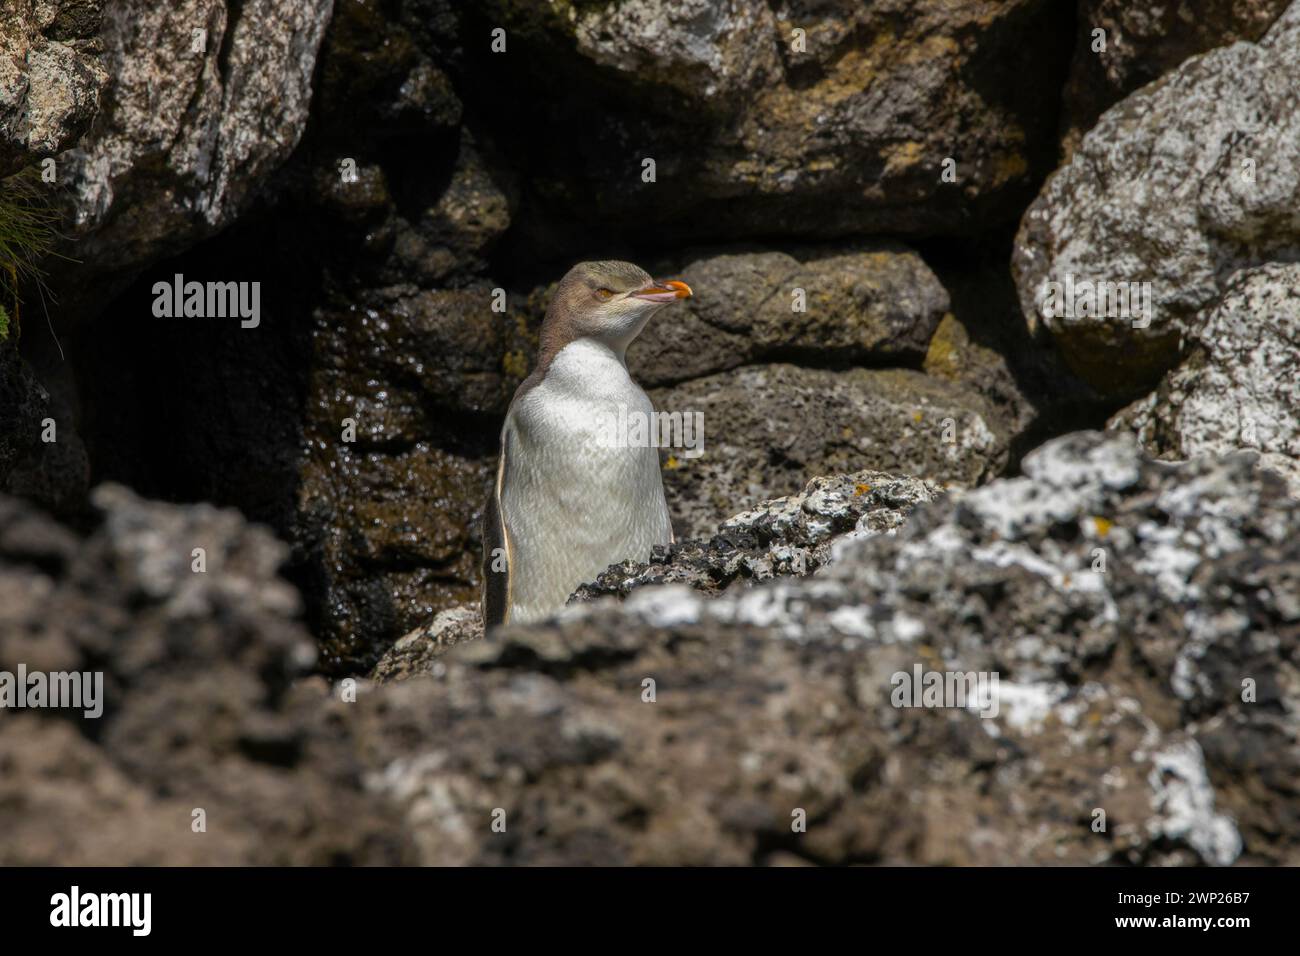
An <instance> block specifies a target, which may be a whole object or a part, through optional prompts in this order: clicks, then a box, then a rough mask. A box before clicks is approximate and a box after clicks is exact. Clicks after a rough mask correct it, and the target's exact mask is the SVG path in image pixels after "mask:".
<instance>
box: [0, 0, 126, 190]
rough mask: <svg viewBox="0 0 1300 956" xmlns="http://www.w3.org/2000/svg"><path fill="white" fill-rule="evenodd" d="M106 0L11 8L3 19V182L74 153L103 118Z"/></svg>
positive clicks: (16, 0)
mask: <svg viewBox="0 0 1300 956" xmlns="http://www.w3.org/2000/svg"><path fill="white" fill-rule="evenodd" d="M102 7H103V0H8V2H6V3H5V5H4V16H3V18H2V19H0V179H3V178H4V177H6V176H8V175H10V174H11V173H15V172H17V171H18V170H20V169H22V168H23V167H24V166H27V165H30V164H31V163H32V162H34V161H35V160H37V159H41V158H44V157H48V156H54V155H56V154H57V153H61V152H63V151H64V150H65V149H68V148H69V147H71V146H73V145H74V144H75V143H76V142H77V140H79V139H80V138H81V136H82V134H83V133H85V132H86V130H87V129H88V128H89V127H90V124H91V121H92V120H93V119H94V118H95V114H96V112H97V111H98V110H99V103H100V96H101V94H102V93H103V91H104V88H105V87H106V86H107V84H108V73H107V72H105V70H104V68H103V66H102V65H101V63H100V61H99V56H98V54H99V44H98V42H97V40H96V34H98V32H99V23H100V16H101V14H102Z"/></svg>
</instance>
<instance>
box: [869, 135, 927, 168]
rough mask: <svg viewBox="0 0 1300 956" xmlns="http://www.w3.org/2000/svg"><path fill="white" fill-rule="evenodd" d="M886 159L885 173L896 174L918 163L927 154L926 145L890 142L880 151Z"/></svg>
mask: <svg viewBox="0 0 1300 956" xmlns="http://www.w3.org/2000/svg"><path fill="white" fill-rule="evenodd" d="M880 154H881V156H882V157H883V159H884V160H885V174H886V175H895V174H897V173H901V172H902V171H903V170H905V169H910V168H911V167H913V166H915V165H917V164H918V163H919V162H921V159H922V158H923V156H924V155H925V147H924V146H922V145H921V144H920V143H917V142H912V141H910V140H909V141H908V142H906V143H890V144H889V145H888V146H886V147H885V148H884V149H882V150H881V151H880Z"/></svg>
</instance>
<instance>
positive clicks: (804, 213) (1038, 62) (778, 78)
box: [463, 0, 1073, 242]
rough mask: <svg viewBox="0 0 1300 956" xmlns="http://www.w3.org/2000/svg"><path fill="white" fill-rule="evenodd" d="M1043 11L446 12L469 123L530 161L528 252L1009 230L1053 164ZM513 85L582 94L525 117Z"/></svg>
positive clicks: (1068, 16)
mask: <svg viewBox="0 0 1300 956" xmlns="http://www.w3.org/2000/svg"><path fill="white" fill-rule="evenodd" d="M1064 7H1065V5H1063V4H1060V3H1056V2H1049V0H1013V2H1004V3H995V2H985V0H976V2H969V3H961V4H953V3H948V2H943V0H924V2H916V0H885V2H877V3H871V4H862V3H857V2H854V0H829V2H828V0H793V2H787V3H783V4H781V5H779V6H773V5H771V4H769V3H767V2H766V0H729V2H726V3H717V2H714V0H687V2H668V0H635V2H628V3H617V4H587V3H575V2H570V0H563V2H558V3H546V4H539V3H518V2H515V0H487V2H484V3H482V4H476V5H475V6H474V8H473V9H472V10H466V11H464V13H463V19H464V27H463V30H464V33H465V35H467V36H472V37H474V38H475V42H474V43H473V46H472V48H469V49H467V50H466V65H465V67H464V77H465V80H466V81H468V80H470V79H472V78H473V77H476V76H481V75H483V74H484V73H486V72H487V71H491V72H492V73H493V75H494V79H495V82H493V83H492V84H482V86H481V89H480V92H479V95H480V96H481V97H483V98H484V99H485V102H486V103H487V104H488V107H489V108H488V110H487V112H486V113H485V114H484V115H485V117H486V118H487V121H488V122H489V123H491V124H492V127H493V129H494V131H495V132H496V133H497V134H498V135H500V136H502V137H503V138H509V139H510V141H511V142H515V143H518V148H519V149H526V150H527V151H528V153H529V156H530V164H531V166H532V167H533V169H534V182H535V184H536V188H537V195H538V198H539V199H540V200H542V201H543V206H542V207H541V208H539V209H537V210H535V212H537V213H540V214H541V216H540V218H539V229H538V231H537V234H536V235H537V238H538V240H539V241H541V242H544V241H545V240H544V237H545V236H546V235H550V236H552V237H554V236H556V235H566V232H565V226H566V225H567V226H570V227H572V228H573V229H574V230H575V234H576V231H577V230H585V231H587V232H588V234H591V233H592V232H593V231H595V232H599V231H607V232H609V233H610V234H611V235H618V234H620V233H621V232H622V229H623V228H625V226H624V224H626V223H627V222H629V221H634V222H636V223H637V227H638V229H642V230H646V229H653V230H654V231H655V232H656V234H658V235H660V236H661V237H662V238H664V239H678V238H684V239H688V240H694V241H701V240H708V241H713V240H717V239H720V238H736V237H755V238H759V237H762V236H764V235H771V234H773V233H774V232H777V231H778V230H779V232H780V233H781V234H783V235H786V236H802V237H830V236H843V235H873V234H875V235H880V234H888V235H930V234H935V233H943V234H954V233H957V234H969V233H972V232H974V231H977V230H978V228H982V227H984V226H987V225H988V224H989V223H993V222H998V221H1002V222H1006V221H1009V220H1011V219H1014V217H1015V216H1017V215H1018V214H1019V212H1020V210H1021V209H1022V208H1023V202H1024V200H1025V198H1026V195H1025V193H1026V191H1027V190H1032V189H1033V188H1034V185H1035V183H1036V182H1037V181H1038V179H1039V177H1041V176H1042V175H1043V173H1044V172H1046V171H1047V170H1048V169H1050V168H1051V164H1052V162H1053V161H1054V158H1055V152H1056V149H1055V147H1056V129H1055V120H1054V117H1055V114H1056V110H1057V96H1058V93H1059V90H1060V85H1061V83H1062V82H1063V80H1064V75H1065V71H1066V68H1067V65H1068V54H1069V48H1070V45H1071V43H1072V42H1073V14H1072V11H1070V10H1068V9H1064ZM494 30H499V31H504V35H503V37H498V39H504V42H505V49H504V50H499V49H498V50H497V51H495V52H494V51H493V49H492V43H493V38H494V34H493V31H494ZM1028 37H1032V38H1033V41H1032V42H1027V41H1026V38H1028ZM467 46H468V44H467ZM533 88H544V89H561V90H581V91H582V95H581V96H567V97H564V96H556V97H554V98H553V99H552V100H550V101H549V103H548V108H547V110H545V111H544V112H540V111H537V110H535V109H533V106H532V102H531V100H529V99H528V98H526V97H520V96H518V95H517V93H516V91H518V90H521V89H533ZM647 159H652V160H654V162H655V169H654V177H653V180H650V179H648V178H647V175H646V172H647V167H646V166H645V160H647ZM948 161H951V165H950V166H946V165H945V164H946V163H948ZM945 169H948V170H950V171H951V175H945ZM543 209H544V210H545V211H544V212H543ZM543 222H544V223H545V226H544V227H543V226H542V223H543ZM778 224H779V226H778Z"/></svg>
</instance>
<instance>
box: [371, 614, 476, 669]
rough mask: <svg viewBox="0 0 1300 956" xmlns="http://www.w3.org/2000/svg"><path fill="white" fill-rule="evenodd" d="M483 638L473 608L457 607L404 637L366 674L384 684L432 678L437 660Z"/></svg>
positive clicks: (438, 615)
mask: <svg viewBox="0 0 1300 956" xmlns="http://www.w3.org/2000/svg"><path fill="white" fill-rule="evenodd" d="M482 636H483V615H482V612H481V610H480V607H479V605H477V604H458V605H456V606H455V607H449V608H447V610H445V611H441V612H439V613H438V614H437V616H435V617H434V619H433V620H432V621H430V622H428V623H427V624H422V625H420V626H419V627H417V628H415V630H413V631H411V632H410V633H408V634H406V635H404V636H403V637H402V638H401V639H400V640H399V641H398V642H397V643H396V644H394V645H393V646H392V647H390V648H389V649H388V651H387V653H385V654H384V656H383V657H382V658H380V660H379V663H378V664H376V665H375V669H374V670H373V671H372V672H371V674H370V679H371V680H373V681H375V682H377V683H380V684H388V683H392V682H393V681H400V680H408V679H409V678H411V677H416V676H418V675H421V674H434V673H436V672H437V671H436V668H437V666H438V658H439V657H441V656H442V655H443V654H445V653H446V652H447V651H448V650H449V649H451V648H453V647H455V646H456V645H457V644H461V643H464V642H466V641H476V640H478V639H479V638H481V637H482Z"/></svg>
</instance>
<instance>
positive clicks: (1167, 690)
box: [353, 433, 1300, 865]
mask: <svg viewBox="0 0 1300 956" xmlns="http://www.w3.org/2000/svg"><path fill="white" fill-rule="evenodd" d="M1024 465H1025V475H1024V476H1023V477H1019V478H1012V479H1003V480H1000V481H996V482H994V483H992V484H990V485H988V486H985V487H983V488H980V489H977V490H975V491H971V492H968V493H965V494H963V495H960V496H950V497H948V498H947V499H944V500H943V501H940V502H937V503H935V504H932V505H929V506H926V507H925V508H922V509H921V510H920V511H918V512H917V513H916V515H914V517H913V518H912V519H911V520H910V521H909V522H908V523H906V524H904V525H903V527H902V528H900V529H899V530H898V532H897V533H896V534H894V535H874V536H871V537H868V538H865V539H863V540H860V541H857V542H854V543H853V544H852V545H850V546H849V547H847V548H846V549H845V551H844V553H843V554H841V555H840V556H839V558H838V559H837V560H836V561H834V562H832V563H831V564H829V565H827V566H826V567H824V568H823V569H822V570H821V571H819V572H818V573H816V574H814V575H811V576H809V577H803V578H780V579H777V580H774V581H770V582H766V583H763V584H758V585H756V586H754V587H753V588H750V589H745V590H741V591H738V592H728V593H724V594H721V595H719V596H717V597H708V596H707V595H704V594H702V593H700V592H699V591H696V590H694V589H691V588H689V587H686V586H682V585H668V586H662V587H645V588H641V589H638V590H636V591H634V592H633V593H632V594H631V595H630V596H629V597H628V598H627V599H626V601H624V602H621V603H620V602H617V601H614V600H612V599H606V600H600V601H596V602H594V603H591V604H581V605H577V606H574V607H571V608H569V609H567V610H566V612H565V613H564V614H562V615H561V616H560V617H559V618H557V619H555V620H553V621H551V622H547V623H542V624H537V625H532V626H528V627H506V628H503V629H500V630H498V631H496V632H494V634H493V636H492V637H491V638H489V639H488V640H484V641H474V642H470V643H467V644H464V645H460V646H457V647H456V648H454V649H452V650H451V651H450V652H449V653H447V654H446V655H444V656H443V657H442V658H441V660H440V664H441V665H443V666H442V667H441V668H440V669H439V671H438V674H439V676H437V677H435V678H433V679H432V680H429V681H424V680H421V681H405V682H403V683H401V684H400V685H397V686H395V687H393V688H391V689H389V690H386V691H385V692H384V693H385V694H386V695H387V696H385V697H383V699H382V702H380V701H379V700H377V698H376V696H374V695H372V696H371V697H370V698H368V699H367V698H366V697H365V696H364V695H363V697H362V698H361V699H360V700H359V701H358V708H357V710H356V711H355V719H354V723H353V727H354V729H355V732H356V733H357V735H358V737H359V739H360V740H363V741H364V742H365V745H366V747H367V751H368V752H369V753H370V754H372V755H373V757H374V760H375V763H374V766H375V768H376V769H375V770H374V771H373V772H372V774H371V775H370V776H369V778H368V779H369V780H370V783H371V786H372V787H374V788H375V789H376V790H378V791H380V792H382V793H385V794H387V795H389V796H390V797H391V798H392V799H393V800H394V801H396V802H397V803H398V804H399V805H400V806H402V807H403V808H404V817H405V820H406V822H407V824H408V826H410V827H411V829H412V830H413V832H414V834H415V840H416V847H417V852H418V854H419V857H420V859H421V860H422V861H423V862H426V863H445V864H457V863H514V864H541V863H552V864H564V863H569V864H571V863H605V864H626V863H640V864H665V865H673V864H719V863H731V864H749V863H760V864H761V863H773V862H781V861H783V860H789V859H791V858H792V857H793V858H797V859H800V860H804V861H811V862H818V863H839V864H843V863H864V862H865V863H895V864H901V863H911V864H915V863H928V864H972V863H983V864H1009V863H1015V864H1097V863H1117V862H1118V863H1141V864H1149V865H1162V864H1163V865H1169V864H1174V865H1177V864H1198V863H1210V864H1216V865H1227V864H1232V863H1256V864H1258V863H1281V864H1295V863H1296V862H1297V860H1298V859H1300V825H1298V823H1297V819H1296V816H1295V813H1294V800H1293V794H1294V789H1295V782H1296V780H1297V778H1298V775H1300V746H1298V742H1300V694H1298V693H1297V688H1300V674H1298V673H1297V669H1296V644H1297V641H1300V604H1298V603H1297V602H1296V600H1295V595H1296V594H1297V593H1300V535H1297V531H1298V530H1300V504H1297V503H1296V502H1295V501H1294V500H1292V499H1290V498H1289V497H1287V496H1286V495H1285V493H1284V491H1283V487H1282V484H1281V482H1280V481H1278V480H1277V479H1276V478H1275V477H1273V476H1271V475H1269V474H1267V473H1262V472H1257V471H1256V470H1254V468H1253V467H1252V463H1251V461H1250V460H1249V458H1248V456H1235V457H1229V458H1226V459H1222V460H1213V459H1203V460H1197V461H1195V462H1192V463H1188V464H1184V465H1177V466H1172V465H1168V464H1164V463H1159V462H1154V461H1151V460H1149V459H1147V458H1145V457H1144V456H1143V455H1142V454H1141V453H1140V452H1139V450H1138V448H1137V446H1136V443H1135V442H1134V441H1133V439H1132V438H1131V437H1126V436H1116V437H1104V436H1102V435H1099V434H1096V433H1079V434H1073V435H1070V436H1066V437H1064V438H1061V439H1058V440H1056V441H1054V442H1052V443H1049V444H1048V445H1046V446H1044V447H1043V448H1041V449H1039V450H1038V451H1037V452H1035V453H1034V454H1032V455H1030V456H1028V457H1027V458H1026V459H1025V463H1024ZM917 669H920V670H921V671H922V674H924V673H928V672H944V673H945V674H954V675H956V674H962V675H970V676H971V677H973V678H977V679H978V677H979V676H980V675H984V677H985V678H986V679H987V680H989V681H990V684H989V688H992V684H991V680H992V675H994V674H996V675H998V685H997V687H996V689H995V690H991V691H990V693H989V694H987V695H980V694H979V693H978V692H977V690H978V688H977V687H975V686H974V685H971V686H972V690H973V693H972V696H971V698H969V699H966V700H964V701H963V700H961V699H959V698H956V697H955V696H954V697H950V698H945V699H944V700H943V701H941V702H940V703H943V704H945V705H946V706H927V707H915V706H906V703H907V702H906V700H904V699H903V698H901V697H899V696H898V694H899V692H900V691H901V689H902V688H903V686H904V682H905V681H906V680H907V679H909V678H914V677H915V674H916V672H917ZM422 686H432V687H433V688H436V690H433V691H426V690H424V689H422ZM954 686H955V685H954ZM429 727H455V734H454V735H441V736H439V737H438V739H437V740H429V739H427V737H426V736H425V735H426V734H427V728H429ZM419 728H426V730H425V731H424V732H423V733H422V732H421V731H420V730H419ZM494 821H496V822H498V823H500V822H504V823H505V827H504V829H503V828H501V827H500V826H496V827H494V826H493V823H494Z"/></svg>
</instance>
